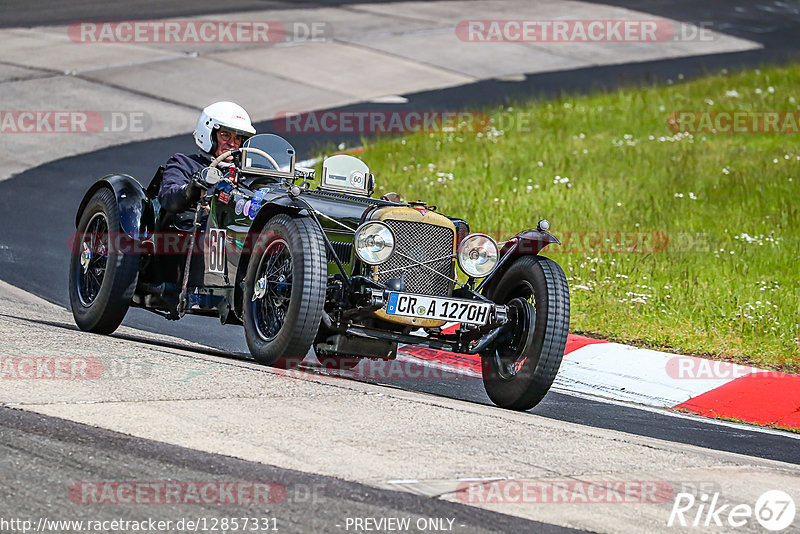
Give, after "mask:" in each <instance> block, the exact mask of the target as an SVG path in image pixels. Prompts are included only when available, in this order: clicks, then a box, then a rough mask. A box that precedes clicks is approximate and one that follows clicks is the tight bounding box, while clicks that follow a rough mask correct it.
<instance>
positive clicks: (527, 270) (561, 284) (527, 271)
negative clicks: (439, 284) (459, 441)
mask: <svg viewBox="0 0 800 534" xmlns="http://www.w3.org/2000/svg"><path fill="white" fill-rule="evenodd" d="M487 296H488V297H489V298H490V299H492V300H493V301H494V302H496V303H498V304H508V305H509V308H510V310H509V311H510V314H511V315H512V316H513V317H514V320H515V322H516V324H517V327H516V329H515V331H514V332H511V333H510V334H509V335H507V336H505V338H501V339H498V342H497V343H496V344H495V347H494V348H493V349H491V350H489V351H487V352H484V353H482V354H481V356H482V370H483V385H484V387H485V388H486V393H487V394H488V395H489V398H490V399H491V400H492V402H493V403H495V404H496V405H497V406H500V407H502V408H508V409H511V410H529V409H530V408H533V407H534V406H536V405H537V404H538V403H539V402H540V401H541V400H542V398H544V396H545V394H546V393H547V392H548V391H549V390H550V386H551V385H552V384H553V380H555V377H556V373H557V372H558V368H559V366H560V365H561V359H562V358H563V357H564V349H565V347H566V344H567V335H568V334H569V287H568V286H567V278H566V276H565V275H564V271H562V270H561V267H559V265H558V264H557V263H556V262H554V261H553V260H551V259H549V258H545V257H544V256H522V257H520V258H518V259H517V260H515V261H514V263H513V264H512V265H511V266H510V267H509V268H508V270H507V271H506V272H505V273H504V274H503V276H502V278H501V279H500V281H499V282H498V283H497V285H496V286H494V287H493V288H492V289H491V292H490V294H489V295H487Z"/></svg>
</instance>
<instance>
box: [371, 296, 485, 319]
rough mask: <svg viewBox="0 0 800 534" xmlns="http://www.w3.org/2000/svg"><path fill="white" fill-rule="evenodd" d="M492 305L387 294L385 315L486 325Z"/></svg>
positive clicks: (441, 298)
mask: <svg viewBox="0 0 800 534" xmlns="http://www.w3.org/2000/svg"><path fill="white" fill-rule="evenodd" d="M492 308H493V305H492V304H489V303H486V302H476V301H472V300H462V299H451V298H446V297H429V296H426V295H414V294H411V293H397V292H394V291H393V292H391V293H389V299H388V301H387V302H386V314H387V315H402V316H405V317H419V318H422V319H439V320H442V321H454V322H458V323H468V324H478V325H485V324H488V323H489V321H491V319H492Z"/></svg>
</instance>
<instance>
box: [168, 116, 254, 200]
mask: <svg viewBox="0 0 800 534" xmlns="http://www.w3.org/2000/svg"><path fill="white" fill-rule="evenodd" d="M255 133H256V130H255V128H253V125H252V123H251V122H250V116H249V115H248V114H247V112H246V111H245V110H244V108H242V107H241V106H239V105H238V104H234V103H233V102H215V103H213V104H211V105H210V106H208V107H206V108H205V109H204V110H203V112H202V113H201V114H200V118H199V119H197V126H196V127H195V129H194V134H193V135H194V141H195V143H197V146H198V147H200V150H201V152H200V153H198V154H193V155H191V156H187V155H185V154H181V153H178V154H175V155H174V156H172V157H171V158H169V160H168V161H167V163H166V168H165V169H164V177H163V179H162V181H161V187H160V188H159V190H158V200H159V202H160V203H161V207H162V209H164V210H166V211H169V212H172V213H178V212H181V211H186V210H188V209H189V208H192V207H194V205H195V203H196V202H197V201H198V200H199V199H200V195H201V194H202V189H201V188H200V187H198V186H197V185H196V184H195V183H194V181H193V180H192V176H193V175H194V174H195V173H197V172H198V171H200V170H201V169H203V168H205V167H208V166H209V164H211V162H212V161H213V159H214V158H216V157H217V156H220V155H221V154H222V153H224V152H227V151H228V150H233V149H235V148H239V147H240V146H242V143H243V142H244V141H245V139H247V138H248V137H251V136H253V135H255ZM232 159H233V158H232V156H228V157H227V158H226V161H231V160H232Z"/></svg>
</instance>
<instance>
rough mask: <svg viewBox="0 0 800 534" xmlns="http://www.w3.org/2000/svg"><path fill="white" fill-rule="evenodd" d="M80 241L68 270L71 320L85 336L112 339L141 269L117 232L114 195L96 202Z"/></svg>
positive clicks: (100, 194)
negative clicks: (109, 336) (85, 332)
mask: <svg viewBox="0 0 800 534" xmlns="http://www.w3.org/2000/svg"><path fill="white" fill-rule="evenodd" d="M76 235H77V239H76V240H75V241H74V243H73V249H72V254H71V258H70V269H69V297H70V305H71V307H72V315H73V317H74V318H75V323H76V324H77V325H78V327H79V328H80V329H81V330H85V331H88V332H94V333H97V334H110V333H111V332H113V331H114V330H116V329H117V327H118V326H119V325H120V323H121V322H122V320H123V319H124V317H125V314H126V313H127V311H128V308H129V306H130V302H131V298H132V297H133V292H134V290H135V289H136V279H137V276H138V268H139V255H138V254H134V253H133V252H132V250H133V247H131V246H130V245H131V244H132V242H131V241H130V239H129V238H128V237H127V236H125V235H124V234H123V233H122V232H121V230H120V228H119V211H118V208H117V201H116V198H115V196H114V193H113V191H111V190H110V189H108V188H105V187H104V188H102V189H100V190H98V191H97V192H96V193H95V194H94V196H92V198H91V199H90V200H89V202H88V203H87V204H86V208H85V209H84V212H83V214H82V216H81V219H80V221H79V222H78V231H77V234H76ZM126 249H127V250H126Z"/></svg>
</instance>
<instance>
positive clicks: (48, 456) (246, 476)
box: [0, 408, 583, 534]
mask: <svg viewBox="0 0 800 534" xmlns="http://www.w3.org/2000/svg"><path fill="white" fill-rule="evenodd" d="M0 428H2V429H3V432H0V458H2V459H3V462H2V463H0V476H2V479H3V486H4V487H5V488H9V489H10V490H11V491H9V492H8V493H7V494H0V495H2V499H3V507H2V508H4V509H6V510H15V511H16V513H15V514H14V515H15V516H16V517H17V518H20V519H27V520H31V521H32V522H33V524H34V525H36V524H37V523H38V521H39V519H40V518H48V519H56V518H61V519H65V518H69V519H70V520H77V521H81V520H82V521H89V520H91V521H113V520H123V521H143V520H147V519H148V518H151V519H153V520H155V521H159V520H160V521H167V520H171V521H172V522H173V523H175V522H178V521H180V520H181V519H182V518H187V519H190V520H197V519H198V518H208V519H210V518H219V519H221V518H251V519H255V518H267V519H269V520H271V521H273V520H274V522H275V523H274V525H275V526H276V527H277V528H276V530H277V531H280V532H336V531H342V532H346V531H347V530H348V529H346V528H345V526H346V525H347V523H346V521H347V518H348V517H350V518H353V517H360V518H364V517H375V518H378V517H402V518H410V520H411V522H412V524H415V523H416V522H417V521H418V520H424V519H426V518H449V519H452V520H453V523H452V526H453V528H452V531H453V532H463V533H472V532H487V533H488V532H532V533H541V534H561V533H564V534H566V533H569V532H583V531H581V530H575V529H571V528H566V527H559V526H554V525H548V524H545V523H540V522H538V521H529V520H526V519H520V518H517V517H513V516H510V515H506V514H500V513H496V512H491V511H489V510H483V509H481V508H477V507H474V506H464V505H462V504H459V503H453V502H448V501H444V500H441V499H431V498H429V497H426V496H420V495H413V494H411V493H402V492H396V491H390V490H382V489H377V488H371V487H369V486H365V485H363V484H358V483H354V482H347V481H344V480H340V479H336V478H332V477H325V476H321V475H314V474H309V473H302V472H298V471H292V470H288V469H279V468H276V467H271V466H267V465H264V464H260V463H255V462H247V461H244V460H239V459H235V458H231V457H227V456H221V455H216V454H208V453H205V452H199V451H195V450H192V449H186V448H183V447H177V446H174V445H168V444H165V443H160V442H156V441H150V440H146V439H140V438H134V437H130V436H126V435H123V434H119V433H116V432H111V431H108V430H103V429H98V428H93V427H90V426H86V425H81V424H77V423H72V422H70V421H65V420H63V419H57V418H53V417H47V416H44V415H40V414H35V413H30V412H25V411H21V410H12V409H8V408H0ZM65 459H66V460H65ZM94 480H116V481H131V480H138V481H145V480H159V481H170V480H182V481H191V482H198V483H201V482H202V483H204V482H210V481H216V482H218V483H225V482H226V481H230V480H236V481H253V482H259V483H262V484H269V487H270V488H271V489H270V492H269V494H268V495H269V498H268V499H267V500H269V503H268V504H261V505H253V504H251V503H249V502H247V498H246V499H244V501H240V502H236V503H230V502H223V503H219V504H218V503H215V502H209V503H203V504H194V503H189V504H185V503H184V504H181V505H177V504H160V505H159V506H158V507H157V508H158V510H157V511H154V510H152V509H151V507H149V506H146V505H140V506H125V505H120V504H106V505H102V506H98V505H93V503H92V502H91V501H90V502H88V503H86V504H83V505H78V506H76V504H75V501H74V499H75V498H76V495H75V494H71V497H72V498H71V499H63V498H56V495H53V496H52V498H48V497H47V495H48V492H53V493H56V491H54V490H55V489H56V488H68V487H71V486H73V485H74V484H75V481H86V482H90V481H94ZM273 489H274V490H275V493H273ZM273 496H274V497H273ZM43 497H44V498H43ZM78 499H80V498H79V497H78ZM79 502H80V500H79ZM309 509H311V510H313V513H309ZM23 511H24V512H23ZM5 519H6V520H8V516H7V515H6V517H5ZM270 525H272V524H270ZM337 527H338V528H337ZM65 530H69V531H75V532H79V531H80V530H79V529H63V530H59V529H55V528H52V529H47V530H42V531H43V532H59V531H65ZM181 530H182V529H181ZM188 530H191V529H188ZM243 530H244V529H243ZM349 530H351V531H352V530H353V529H352V528H351V529H349ZM0 531H5V530H3V529H2V527H0ZM109 531H111V530H109ZM168 531H171V532H175V531H179V529H176V528H173V529H169V530H168Z"/></svg>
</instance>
